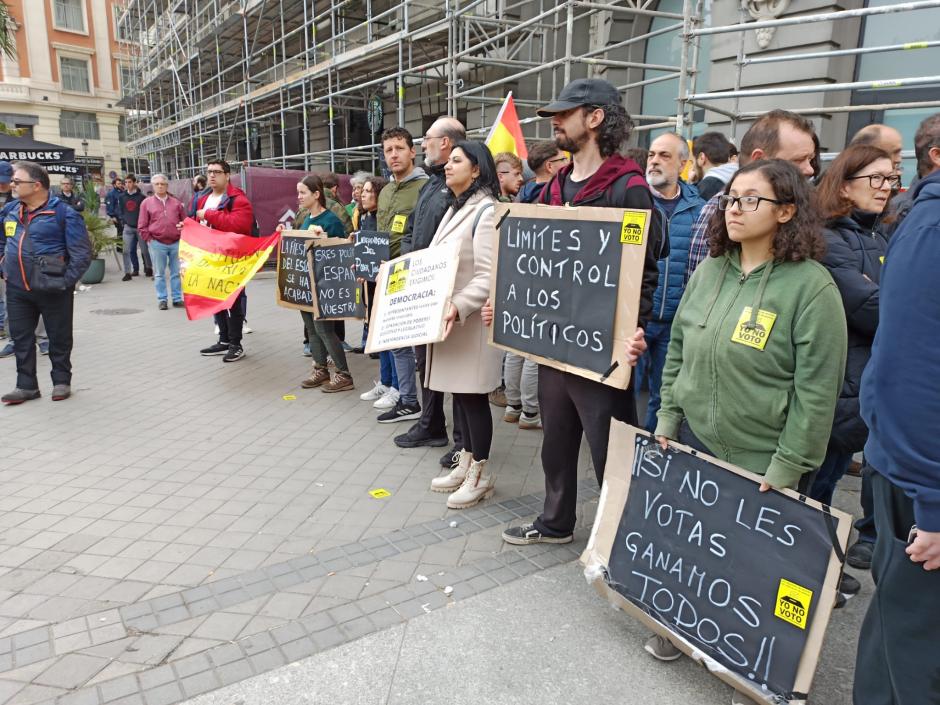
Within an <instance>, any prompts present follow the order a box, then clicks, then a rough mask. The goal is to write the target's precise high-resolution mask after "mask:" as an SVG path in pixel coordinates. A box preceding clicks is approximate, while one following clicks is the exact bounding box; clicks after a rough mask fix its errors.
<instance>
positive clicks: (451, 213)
mask: <svg viewBox="0 0 940 705" xmlns="http://www.w3.org/2000/svg"><path fill="white" fill-rule="evenodd" d="M444 173H445V180H446V183H447V188H448V190H449V191H450V199H449V202H450V207H449V208H448V210H447V212H446V213H445V214H444V218H443V220H441V224H440V225H439V226H438V229H437V232H436V233H435V235H434V239H433V240H432V241H431V244H430V247H432V248H433V247H438V246H441V245H454V246H456V248H457V253H458V266H457V274H456V278H455V281H454V292H453V294H452V295H451V297H450V303H449V304H448V306H447V313H446V314H445V315H444V322H445V324H446V327H445V329H444V340H443V342H440V343H435V344H433V345H429V346H428V351H427V367H426V370H427V371H426V375H427V378H426V379H425V383H426V384H427V386H428V387H430V388H431V389H434V390H437V391H439V392H450V393H451V394H453V396H454V403H455V404H456V405H457V406H458V408H459V409H460V416H459V419H460V423H461V424H462V428H461V438H462V439H463V447H462V448H461V453H460V458H459V459H458V462H457V464H456V465H455V467H454V468H453V469H452V470H451V471H450V472H449V473H448V474H447V475H444V476H442V477H437V478H434V479H433V480H431V489H432V490H433V491H435V492H449V493H451V494H450V496H449V497H448V498H447V506H448V507H449V508H451V509H464V508H466V507H471V506H473V505H474V504H476V503H477V502H479V501H480V500H482V499H484V498H486V497H488V496H490V495H491V494H492V493H493V488H494V484H495V476H494V474H493V472H492V470H490V469H489V468H488V467H487V460H488V459H489V456H490V446H491V444H492V441H493V417H492V415H491V414H490V405H489V401H488V399H487V394H488V393H489V392H490V391H491V390H492V389H493V388H494V387H495V386H496V385H497V384H499V378H500V374H501V369H500V367H501V365H500V363H501V361H502V357H503V355H502V352H500V351H499V350H497V349H496V348H493V347H490V346H489V345H487V333H486V329H485V328H484V326H483V320H482V318H481V317H480V315H479V312H480V308H481V307H482V306H483V304H484V303H485V302H486V300H487V297H488V296H489V292H490V279H491V276H492V261H493V246H494V243H495V238H493V237H491V234H492V232H493V231H494V229H495V225H494V220H493V205H494V203H495V201H496V197H497V196H498V195H499V192H500V182H499V180H498V177H497V172H496V164H495V163H494V162H493V158H492V157H491V156H490V152H489V150H488V149H487V148H486V146H485V145H483V144H481V143H480V142H468V141H463V142H458V143H457V144H456V145H454V148H453V149H452V150H451V153H450V157H449V158H448V160H447V166H446V167H445V168H444Z"/></svg>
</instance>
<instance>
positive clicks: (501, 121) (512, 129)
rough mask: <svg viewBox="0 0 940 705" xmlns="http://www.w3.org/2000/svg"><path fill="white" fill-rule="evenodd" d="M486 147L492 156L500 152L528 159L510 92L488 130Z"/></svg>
mask: <svg viewBox="0 0 940 705" xmlns="http://www.w3.org/2000/svg"><path fill="white" fill-rule="evenodd" d="M486 146H487V147H489V148H490V153H491V154H493V155H494V156H495V155H497V154H499V153H500V152H512V153H513V154H515V155H516V156H517V157H519V158H520V159H528V157H529V152H528V150H527V149H526V148H525V138H523V136H522V125H520V124H519V115H517V114H516V104H515V103H514V102H513V100H512V91H510V92H509V94H508V95H507V96H506V100H504V101H503V106H502V107H501V108H500V109H499V115H497V116H496V122H494V123H493V127H491V128H490V134H489V135H487V137H486Z"/></svg>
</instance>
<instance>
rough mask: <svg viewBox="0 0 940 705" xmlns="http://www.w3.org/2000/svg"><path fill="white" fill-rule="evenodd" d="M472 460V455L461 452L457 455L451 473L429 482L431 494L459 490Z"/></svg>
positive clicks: (467, 452) (464, 451)
mask: <svg viewBox="0 0 940 705" xmlns="http://www.w3.org/2000/svg"><path fill="white" fill-rule="evenodd" d="M471 460H473V453H470V452H469V451H466V450H462V451H460V453H459V454H458V458H457V462H456V463H454V465H453V467H452V468H451V471H450V472H449V473H447V474H446V475H441V476H440V477H435V478H434V479H432V480H431V491H432V492H453V491H454V490H456V489H459V488H460V486H461V485H462V484H463V481H464V479H465V478H466V477H467V470H469V469H470V461H471Z"/></svg>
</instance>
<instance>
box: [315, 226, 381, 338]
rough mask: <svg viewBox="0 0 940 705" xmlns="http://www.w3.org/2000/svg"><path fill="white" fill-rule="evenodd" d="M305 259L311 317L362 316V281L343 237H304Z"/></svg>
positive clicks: (351, 245)
mask: <svg viewBox="0 0 940 705" xmlns="http://www.w3.org/2000/svg"><path fill="white" fill-rule="evenodd" d="M308 243H309V245H310V248H309V250H308V253H307V262H308V265H309V267H310V271H311V272H312V273H313V301H314V309H315V310H314V318H316V319H318V320H324V319H327V320H329V319H340V318H358V319H363V318H365V317H366V304H365V297H364V295H363V290H362V285H361V284H359V282H358V281H357V280H356V275H355V273H354V272H353V265H354V264H355V261H356V255H355V253H354V251H353V250H354V246H353V244H352V243H351V242H349V241H348V240H347V239H345V238H339V237H330V238H321V239H319V240H308Z"/></svg>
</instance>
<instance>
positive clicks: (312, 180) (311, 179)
mask: <svg viewBox="0 0 940 705" xmlns="http://www.w3.org/2000/svg"><path fill="white" fill-rule="evenodd" d="M300 183H302V184H303V185H304V186H306V187H307V188H308V189H309V190H310V193H316V194H319V197H318V198H317V200H318V201H319V202H320V207H321V208H326V194H324V193H323V179H321V178H320V177H319V176H317V175H316V174H310V176H305V177H304V178H302V179H301V180H300Z"/></svg>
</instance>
